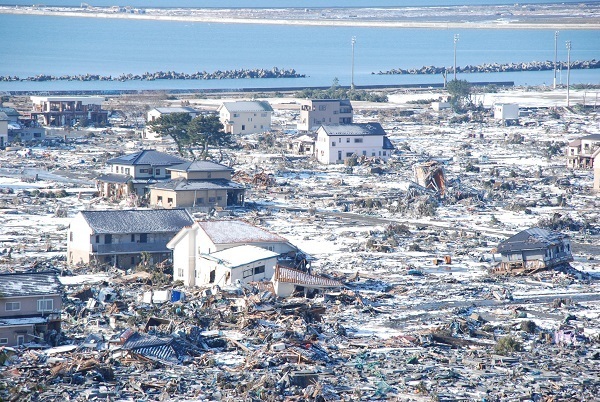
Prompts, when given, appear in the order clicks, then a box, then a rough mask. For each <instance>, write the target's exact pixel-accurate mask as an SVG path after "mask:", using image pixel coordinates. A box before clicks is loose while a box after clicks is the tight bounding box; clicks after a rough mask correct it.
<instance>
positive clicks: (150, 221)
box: [67, 209, 194, 269]
mask: <svg viewBox="0 0 600 402" xmlns="http://www.w3.org/2000/svg"><path fill="white" fill-rule="evenodd" d="M193 223H194V220H193V218H192V216H191V215H190V214H189V213H188V212H187V211H186V210H185V209H152V210H142V209H138V210H114V211H112V210H111V211H81V212H79V213H78V214H77V215H76V216H75V218H73V220H72V221H71V224H70V226H69V231H68V239H67V262H68V263H69V264H71V265H73V264H79V263H83V264H89V263H91V262H97V263H100V264H111V265H113V266H116V267H119V268H124V269H126V268H130V267H133V266H135V265H137V264H139V263H140V262H147V263H149V264H157V263H160V262H163V261H165V260H167V259H169V258H170V257H171V251H170V250H169V249H168V248H167V243H168V242H169V240H171V239H172V238H173V236H175V234H177V232H179V231H180V230H181V228H183V227H186V226H190V225H192V224H193ZM144 254H147V255H148V258H149V261H143V258H144Z"/></svg>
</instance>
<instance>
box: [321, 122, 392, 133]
mask: <svg viewBox="0 0 600 402" xmlns="http://www.w3.org/2000/svg"><path fill="white" fill-rule="evenodd" d="M321 127H322V128H323V130H325V133H326V134H327V135H344V136H350V135H361V136H362V135H385V130H384V129H383V127H381V124H379V123H375V122H372V123H352V124H339V125H334V126H321Z"/></svg>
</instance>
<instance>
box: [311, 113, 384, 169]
mask: <svg viewBox="0 0 600 402" xmlns="http://www.w3.org/2000/svg"><path fill="white" fill-rule="evenodd" d="M393 150H394V146H393V145H392V143H391V141H390V139H389V138H388V137H387V135H386V133H385V130H384V129H383V127H381V124H379V123H353V124H343V125H336V126H321V127H319V129H318V130H317V142H316V145H315V151H316V154H317V160H318V161H319V162H320V163H323V164H333V163H343V162H344V160H346V159H347V158H350V157H352V156H353V155H356V156H367V157H377V158H381V159H383V160H387V159H388V158H389V157H390V155H391V154H392V151H393Z"/></svg>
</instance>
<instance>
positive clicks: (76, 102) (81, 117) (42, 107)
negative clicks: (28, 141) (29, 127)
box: [31, 96, 108, 127]
mask: <svg viewBox="0 0 600 402" xmlns="http://www.w3.org/2000/svg"><path fill="white" fill-rule="evenodd" d="M31 102H32V103H33V108H32V110H31V118H32V119H33V120H36V121H40V122H41V123H42V124H43V125H44V126H54V127H61V126H74V125H76V124H78V123H79V124H81V125H82V126H88V125H96V126H104V125H106V123H107V122H108V111H107V110H103V109H102V102H104V98H103V97H100V96H32V97H31Z"/></svg>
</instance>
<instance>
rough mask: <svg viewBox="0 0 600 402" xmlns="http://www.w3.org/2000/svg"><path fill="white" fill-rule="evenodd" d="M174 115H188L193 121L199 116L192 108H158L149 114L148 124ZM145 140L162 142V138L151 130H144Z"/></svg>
mask: <svg viewBox="0 0 600 402" xmlns="http://www.w3.org/2000/svg"><path fill="white" fill-rule="evenodd" d="M173 113H187V114H189V115H190V117H191V118H192V119H193V118H195V117H197V116H198V111H197V110H196V109H193V108H191V107H157V108H154V109H152V110H150V111H149V112H148V118H147V121H148V123H151V122H153V121H155V120H156V119H158V118H159V117H162V116H165V115H169V114H173ZM143 138H144V139H147V140H160V139H162V137H161V136H160V135H159V134H157V133H155V132H154V131H152V130H150V129H148V128H147V129H146V130H144V134H143Z"/></svg>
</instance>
